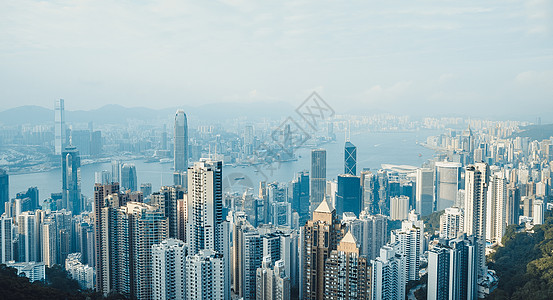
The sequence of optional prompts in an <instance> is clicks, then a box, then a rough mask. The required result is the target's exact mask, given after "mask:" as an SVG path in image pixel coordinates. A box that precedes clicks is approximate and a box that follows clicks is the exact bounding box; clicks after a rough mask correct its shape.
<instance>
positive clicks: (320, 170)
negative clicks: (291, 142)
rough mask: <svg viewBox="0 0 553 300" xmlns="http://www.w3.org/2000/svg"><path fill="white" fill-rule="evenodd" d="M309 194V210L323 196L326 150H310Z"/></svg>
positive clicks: (317, 203)
mask: <svg viewBox="0 0 553 300" xmlns="http://www.w3.org/2000/svg"><path fill="white" fill-rule="evenodd" d="M310 174H311V185H310V187H311V195H310V211H311V212H312V211H314V210H315V208H317V207H318V206H319V204H320V203H321V202H322V201H323V200H324V198H325V188H326V150H325V149H316V150H312V151H311V173H310Z"/></svg>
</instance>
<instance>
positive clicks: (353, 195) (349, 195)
mask: <svg viewBox="0 0 553 300" xmlns="http://www.w3.org/2000/svg"><path fill="white" fill-rule="evenodd" d="M362 206H363V203H362V200H361V179H360V178H359V176H355V175H351V174H345V175H338V191H337V192H336V213H337V214H338V215H339V216H341V215H342V214H343V213H344V212H348V211H349V212H353V213H354V214H355V215H356V216H359V214H360V213H361V210H362Z"/></svg>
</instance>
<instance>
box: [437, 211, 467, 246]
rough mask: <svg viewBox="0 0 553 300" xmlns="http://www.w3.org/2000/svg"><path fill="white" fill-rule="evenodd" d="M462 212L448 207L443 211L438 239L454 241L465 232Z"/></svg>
mask: <svg viewBox="0 0 553 300" xmlns="http://www.w3.org/2000/svg"><path fill="white" fill-rule="evenodd" d="M464 226H465V224H464V212H463V210H462V209H460V208H458V207H449V208H446V209H445V212H444V214H443V215H441V216H440V238H442V239H448V240H449V239H455V238H457V237H458V236H459V235H460V234H462V233H463V232H465V229H464Z"/></svg>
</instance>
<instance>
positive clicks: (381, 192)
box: [376, 170, 390, 215]
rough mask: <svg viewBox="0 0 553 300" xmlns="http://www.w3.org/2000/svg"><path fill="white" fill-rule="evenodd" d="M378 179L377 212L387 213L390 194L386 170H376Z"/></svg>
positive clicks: (388, 211)
mask: <svg viewBox="0 0 553 300" xmlns="http://www.w3.org/2000/svg"><path fill="white" fill-rule="evenodd" d="M376 176H377V179H378V213H379V214H383V215H389V213H390V195H389V194H388V191H389V183H388V172H386V170H378V172H377V173H376Z"/></svg>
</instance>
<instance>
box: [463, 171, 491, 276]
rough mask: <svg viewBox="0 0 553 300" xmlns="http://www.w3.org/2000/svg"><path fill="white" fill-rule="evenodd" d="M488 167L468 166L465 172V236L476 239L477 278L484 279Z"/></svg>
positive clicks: (485, 270)
mask: <svg viewBox="0 0 553 300" xmlns="http://www.w3.org/2000/svg"><path fill="white" fill-rule="evenodd" d="M489 177H490V167H489V166H488V164H486V163H476V164H474V165H469V166H467V168H466V172H465V225H464V229H465V232H466V233H467V235H469V236H470V235H472V236H474V237H475V238H476V244H475V246H476V262H477V264H476V267H477V274H478V278H484V277H485V276H486V274H487V268H486V252H485V249H486V248H485V247H486V225H487V224H486V216H487V211H486V210H487V201H486V200H487V194H488V185H489Z"/></svg>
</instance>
